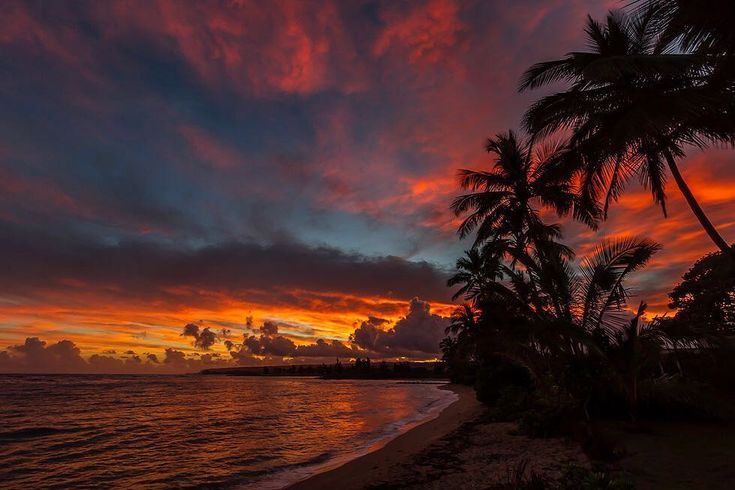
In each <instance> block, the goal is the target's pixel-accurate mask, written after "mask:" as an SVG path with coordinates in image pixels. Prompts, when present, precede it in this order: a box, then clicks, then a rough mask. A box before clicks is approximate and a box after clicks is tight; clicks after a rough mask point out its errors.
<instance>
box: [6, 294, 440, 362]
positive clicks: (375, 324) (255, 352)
mask: <svg viewBox="0 0 735 490" xmlns="http://www.w3.org/2000/svg"><path fill="white" fill-rule="evenodd" d="M448 324H449V318H446V317H442V316H439V315H435V314H431V311H430V305H429V303H428V302H426V301H422V300H420V299H418V298H413V299H412V300H411V301H410V302H409V303H408V313H407V314H406V316H405V317H403V318H401V319H400V320H398V321H397V322H396V323H395V324H394V325H392V326H391V325H390V322H389V321H388V320H385V319H383V318H379V317H375V316H371V317H369V318H368V319H367V320H365V321H363V322H361V323H360V325H359V326H358V327H357V328H355V330H354V331H353V333H352V334H351V335H350V337H349V341H347V342H343V341H340V340H334V339H321V338H319V339H316V340H315V341H313V342H311V343H306V344H300V343H296V342H295V341H294V339H293V338H291V337H289V336H286V335H284V334H282V333H281V332H280V331H279V325H278V324H277V323H275V322H272V321H265V322H263V324H262V325H261V326H260V327H258V328H254V327H253V326H252V322H250V324H248V325H247V326H246V329H247V331H246V332H245V334H243V337H242V340H241V341H239V342H236V341H234V340H233V339H232V338H231V335H230V333H231V332H230V331H229V330H227V329H222V330H221V331H215V330H212V329H211V328H210V327H202V326H201V325H198V324H196V323H189V324H187V325H185V326H184V327H183V329H182V332H181V335H182V336H183V337H186V338H190V339H191V341H192V346H193V347H194V348H196V349H199V350H201V351H204V353H201V352H195V353H188V354H187V353H185V352H183V351H181V350H177V349H174V348H170V347H169V348H166V349H165V351H164V354H163V358H162V359H159V355H157V354H155V353H150V352H143V353H136V352H135V351H132V350H129V351H127V352H125V353H124V354H117V353H116V352H115V351H105V352H104V353H102V354H93V355H92V356H90V357H89V358H88V359H84V358H83V357H82V355H81V351H80V349H79V348H78V347H77V346H76V344H74V342H72V341H70V340H61V341H59V342H56V343H47V342H45V341H43V340H41V339H39V338H37V337H29V338H27V339H26V340H25V342H24V343H23V344H20V345H13V346H10V347H8V348H7V349H6V350H4V351H0V372H6V373H7V372H16V373H167V372H192V371H198V370H201V369H205V368H213V367H231V366H233V365H259V364H273V363H281V362H289V361H290V362H298V363H315V362H334V360H335V359H336V358H343V359H344V358H354V357H366V356H368V357H372V358H374V359H381V358H399V357H401V358H409V359H428V358H433V357H437V356H438V355H439V342H440V341H441V339H442V338H443V337H444V329H445V328H446V326H447V325H448ZM220 344H221V345H222V346H223V347H224V348H225V349H226V351H227V352H226V353H220V352H213V351H211V350H212V349H213V348H214V347H215V346H218V345H220Z"/></svg>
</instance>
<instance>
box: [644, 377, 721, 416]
mask: <svg viewBox="0 0 735 490" xmlns="http://www.w3.org/2000/svg"><path fill="white" fill-rule="evenodd" d="M639 397H640V399H639V404H638V412H639V415H640V417H641V418H646V419H656V420H694V421H703V422H716V421H721V420H722V419H723V418H726V417H727V416H728V412H729V411H731V408H730V407H728V405H727V404H726V403H724V402H723V400H721V399H720V398H718V397H717V396H715V394H714V393H713V392H712V390H710V389H708V387H707V386H705V385H702V384H700V383H694V382H690V381H686V380H682V379H677V380H671V381H666V382H653V381H651V382H647V383H644V384H642V385H641V387H640V390H639Z"/></svg>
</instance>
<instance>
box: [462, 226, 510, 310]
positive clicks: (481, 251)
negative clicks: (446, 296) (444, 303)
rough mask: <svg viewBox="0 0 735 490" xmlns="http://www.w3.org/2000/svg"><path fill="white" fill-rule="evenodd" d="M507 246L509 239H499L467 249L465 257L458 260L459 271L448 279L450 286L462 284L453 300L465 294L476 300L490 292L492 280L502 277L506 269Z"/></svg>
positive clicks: (468, 298)
mask: <svg viewBox="0 0 735 490" xmlns="http://www.w3.org/2000/svg"><path fill="white" fill-rule="evenodd" d="M507 247H508V241H507V240H503V239H497V240H494V241H493V242H490V243H488V244H486V245H485V246H483V247H474V248H471V249H470V250H467V251H466V252H465V255H464V257H461V258H459V259H458V260H457V272H456V273H455V274H454V275H453V276H452V277H450V278H449V280H448V281H447V286H449V287H453V286H456V285H458V284H461V285H462V287H461V288H459V289H458V290H457V292H456V293H454V295H453V296H452V300H456V299H457V298H459V297H460V296H464V298H465V299H466V300H468V301H475V299H477V298H478V297H479V296H481V295H482V294H484V293H487V292H488V289H489V283H490V282H492V281H497V280H500V279H502V277H503V272H504V269H505V265H504V264H503V256H504V255H505V252H506V250H507Z"/></svg>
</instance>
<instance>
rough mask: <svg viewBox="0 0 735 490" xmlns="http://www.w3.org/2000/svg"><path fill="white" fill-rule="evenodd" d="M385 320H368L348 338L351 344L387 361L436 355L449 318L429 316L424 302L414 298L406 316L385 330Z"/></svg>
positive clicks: (429, 313) (426, 304) (428, 309)
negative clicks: (377, 354) (379, 355)
mask: <svg viewBox="0 0 735 490" xmlns="http://www.w3.org/2000/svg"><path fill="white" fill-rule="evenodd" d="M384 323H385V320H383V319H380V318H370V319H368V320H367V321H365V322H363V323H362V324H361V325H360V326H359V327H358V328H356V329H355V331H354V332H353V334H352V335H351V336H350V340H351V341H352V343H353V344H355V345H357V346H359V347H361V348H363V349H367V350H370V351H373V352H377V353H380V354H381V355H383V356H386V357H398V356H416V355H420V354H423V355H426V354H433V355H438V354H439V342H440V341H441V340H442V339H443V338H444V336H445V333H444V330H445V329H446V327H447V326H448V325H449V318H446V317H441V316H439V315H432V314H431V312H430V305H429V303H427V302H426V301H421V300H420V299H418V298H413V299H412V300H411V302H410V304H409V311H408V314H407V315H406V316H405V317H404V318H402V319H400V320H399V321H398V322H396V324H395V325H394V326H393V327H392V328H390V329H387V330H384V329H383V328H382V326H383V324H384Z"/></svg>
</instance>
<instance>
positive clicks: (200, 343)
mask: <svg viewBox="0 0 735 490" xmlns="http://www.w3.org/2000/svg"><path fill="white" fill-rule="evenodd" d="M181 335H183V336H184V337H193V338H194V346H195V347H199V348H200V349H204V350H207V349H209V348H210V347H212V346H213V345H214V343H215V342H217V334H216V333H214V332H212V331H211V330H210V329H209V327H204V328H203V329H201V330H199V325H197V324H196V323H187V324H186V325H185V326H184V331H183V332H181Z"/></svg>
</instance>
